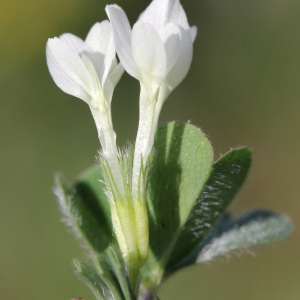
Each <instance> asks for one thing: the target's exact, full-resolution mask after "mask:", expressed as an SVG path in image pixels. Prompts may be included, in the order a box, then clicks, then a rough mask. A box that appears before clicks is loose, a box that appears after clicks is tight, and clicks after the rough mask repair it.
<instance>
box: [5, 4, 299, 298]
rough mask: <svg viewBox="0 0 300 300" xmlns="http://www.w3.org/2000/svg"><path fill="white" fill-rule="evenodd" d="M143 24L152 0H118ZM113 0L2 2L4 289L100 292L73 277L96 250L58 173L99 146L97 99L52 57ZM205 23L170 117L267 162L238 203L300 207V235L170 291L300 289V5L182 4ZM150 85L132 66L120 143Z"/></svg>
mask: <svg viewBox="0 0 300 300" xmlns="http://www.w3.org/2000/svg"><path fill="white" fill-rule="evenodd" d="M117 3H118V4H119V5H121V6H122V7H123V8H124V9H125V11H126V12H127V13H128V16H129V18H130V20H131V22H134V20H136V18H137V17H138V15H139V13H140V12H141V11H142V10H143V9H144V8H145V7H146V6H147V5H148V3H149V1H145V0H142V1H141V0H130V1H124V0H123V1H121V0H120V1H118V2H117ZM105 4H106V2H104V1H102V0H60V1H58V0H51V1H50V0H31V1H21V0H2V1H1V6H0V7H1V9H0V37H1V44H0V60H1V67H0V124H1V126H0V138H1V144H0V170H1V175H0V176H1V177H0V178H1V180H0V192H1V208H0V228H1V229H0V233H1V244H0V295H1V298H3V299H10V300H15V299H43V300H50V299H71V298H72V297H75V296H80V297H83V298H85V299H93V296H92V295H91V294H90V292H89V290H88V289H87V288H86V287H85V286H84V285H83V284H82V283H80V282H79V281H78V280H77V278H76V276H75V275H74V273H73V270H72V267H71V259H72V258H73V257H85V254H84V251H83V249H81V248H80V246H79V245H78V243H77V241H76V240H75V239H74V238H73V236H72V235H70V234H69V233H68V232H67V230H66V229H65V227H64V225H63V224H62V223H61V222H60V214H59V212H58V209H57V203H56V201H55V199H54V196H53V195H52V178H53V174H54V173H55V172H56V171H63V172H64V173H65V174H66V175H67V177H68V178H69V179H70V180H73V179H74V178H75V177H76V176H77V174H78V173H80V172H81V171H82V170H83V169H85V168H86V167H88V166H89V165H91V164H93V163H94V162H95V156H96V154H97V150H98V148H99V144H98V140H97V135H96V130H95V126H94V124H93V120H92V117H91V116H90V113H89V110H88V107H87V106H86V105H85V104H84V103H83V102H82V101H80V100H77V99H75V98H73V97H71V96H68V95H66V94H64V93H63V92H61V91H60V90H59V89H58V88H57V87H56V86H55V84H54V83H53V81H52V79H51V77H50V75H49V73H48V70H47V66H46V61H45V44H46V41H47V38H49V37H54V36H58V35H60V34H61V33H64V32H72V33H74V34H76V35H78V36H80V37H82V38H84V37H85V35H86V34H87V32H88V30H89V28H90V27H91V26H92V25H93V24H94V23H95V22H96V21H101V20H102V19H104V18H106V16H105V14H104V6H105ZM182 4H183V6H184V8H185V9H186V12H187V15H188V17H189V21H190V24H191V25H196V26H197V27H198V37H197V39H196V42H195V47H194V60H193V64H192V67H191V70H190V72H189V74H188V76H187V78H186V79H185V81H184V82H183V83H182V84H181V85H180V86H179V87H178V88H177V89H176V91H175V92H174V93H173V94H172V95H171V97H170V98H169V99H168V101H167V103H166V104H165V106H164V108H163V112H162V115H161V122H167V121H170V120H181V121H188V120H190V121H191V122H192V123H194V124H197V125H199V126H201V128H202V129H203V130H204V132H206V134H207V135H208V136H209V138H210V140H211V141H212V143H213V146H214V150H215V156H216V158H218V157H219V155H220V154H221V153H225V152H226V151H227V150H228V149H229V148H230V147H234V146H241V145H247V146H249V147H250V148H251V149H253V153H254V162H253V166H252V169H251V172H250V175H249V177H248V180H247V183H246V184H245V186H244V188H243V190H242V191H241V193H240V194H239V195H238V197H237V199H236V201H235V203H234V204H233V205H232V206H231V208H230V209H231V211H233V212H234V213H239V212H244V211H245V210H246V209H249V208H253V207H262V208H269V209H272V210H275V211H277V212H283V213H286V214H287V215H289V216H291V218H292V219H293V221H294V223H295V227H296V229H295V231H294V233H293V234H292V236H291V237H289V238H288V239H287V240H285V241H283V242H282V243H279V244H277V245H275V246H267V247H263V248H259V249H255V250H254V251H251V254H253V253H255V257H253V255H243V256H242V257H241V258H240V257H237V255H233V257H232V258H231V259H230V261H229V260H228V259H221V260H218V261H216V262H213V263H211V264H209V265H205V266H198V267H193V268H191V269H187V270H186V271H183V272H181V273H178V274H177V275H175V276H174V277H173V278H171V279H170V280H169V281H167V282H166V283H165V284H164V285H163V287H162V289H161V292H160V296H161V297H162V299H166V300H167V299H174V300H175V299H183V298H184V299H191V300H196V299H224V300H226V299H228V300H229V299H276V300H278V299H279V300H280V299H300V285H299V279H300V259H299V255H298V254H299V253H300V240H299V231H298V230H297V227H298V225H299V224H300V220H299V214H300V199H299V198H300V185H299V169H300V168H299V167H300V158H299V152H300V140H299V138H300V124H299V110H300V84H299V81H300V35H299V32H300V2H299V0H265V1H261V0H244V1H240V0H222V1H221V0H218V1H217V0H197V1H196V0H182ZM138 92H139V91H138V83H137V82H136V81H135V80H133V79H132V78H130V77H129V76H124V77H123V79H122V81H121V82H120V84H119V85H118V87H117V89H116V91H115V97H114V100H113V118H114V124H115V129H116V132H117V134H118V142H119V145H124V144H125V143H126V142H127V141H128V140H130V141H133V140H134V138H135V133H136V128H137V120H138V119H137V113H138V102H137V97H138Z"/></svg>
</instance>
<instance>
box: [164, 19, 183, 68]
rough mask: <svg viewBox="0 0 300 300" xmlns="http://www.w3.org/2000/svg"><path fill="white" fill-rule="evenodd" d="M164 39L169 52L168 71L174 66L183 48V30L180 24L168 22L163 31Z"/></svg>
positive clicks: (167, 52)
mask: <svg viewBox="0 0 300 300" xmlns="http://www.w3.org/2000/svg"><path fill="white" fill-rule="evenodd" d="M162 40H163V43H164V47H165V50H166V54H167V68H166V73H169V71H170V70H171V69H172V68H173V67H174V65H175V63H176V61H177V58H178V56H179V53H180V48H181V31H180V28H179V26H177V25H174V24H170V23H169V24H168V25H167V26H166V27H165V28H164V29H163V32H162Z"/></svg>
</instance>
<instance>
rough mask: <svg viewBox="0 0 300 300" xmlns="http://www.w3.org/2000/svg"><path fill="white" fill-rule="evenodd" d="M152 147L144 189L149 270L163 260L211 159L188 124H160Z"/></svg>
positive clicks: (198, 133)
mask: <svg viewBox="0 0 300 300" xmlns="http://www.w3.org/2000/svg"><path fill="white" fill-rule="evenodd" d="M154 149H155V157H154V166H153V169H152V172H151V176H150V182H149V186H148V189H147V190H148V199H147V200H148V209H149V223H150V224H149V226H150V248H151V253H150V259H149V263H148V265H147V267H149V268H150V269H151V268H155V265H156V264H161V265H164V264H165V263H166V260H167V258H168V255H169V254H170V251H171V249H172V246H173V245H174V242H175V241H176V239H177V236H178V233H179V232H180V228H181V227H182V226H183V225H184V224H185V222H186V220H187V218H188V216H189V214H190V211H191V209H192V207H193V205H194V203H195V201H196V199H197V197H198V196H199V194H200V192H201V190H202V188H203V186H204V184H205V182H206V180H207V178H208V176H209V174H210V172H211V168H212V161H213V150H212V147H211V145H210V143H209V141H208V139H207V138H206V137H205V135H204V134H203V133H202V132H201V130H200V129H199V128H197V127H195V126H192V125H190V124H183V123H176V122H171V123H168V124H166V125H165V126H162V127H160V128H159V129H158V131H157V133H156V138H155V144H154ZM146 269H147V268H146ZM150 273H151V271H150ZM150 273H149V274H150ZM149 276H150V275H149Z"/></svg>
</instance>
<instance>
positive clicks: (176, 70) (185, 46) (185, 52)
mask: <svg viewBox="0 0 300 300" xmlns="http://www.w3.org/2000/svg"><path fill="white" fill-rule="evenodd" d="M180 30H181V38H182V39H181V48H180V53H179V56H178V59H177V61H176V64H175V65H174V67H173V69H172V70H171V71H170V72H169V74H168V76H167V78H166V80H165V83H166V84H168V85H169V86H170V87H171V88H172V89H174V88H175V87H176V86H177V85H178V84H179V83H180V82H181V81H182V80H183V79H184V77H185V76H186V74H187V72H188V70H189V69H190V65H191V62H192V58H193V41H192V35H191V32H190V30H186V29H183V28H180Z"/></svg>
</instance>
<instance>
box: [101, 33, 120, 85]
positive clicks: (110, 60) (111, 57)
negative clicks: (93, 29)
mask: <svg viewBox="0 0 300 300" xmlns="http://www.w3.org/2000/svg"><path fill="white" fill-rule="evenodd" d="M116 61H117V60H116V50H115V44H114V40H113V37H112V35H111V37H110V39H109V43H108V47H107V52H106V54H105V58H104V73H103V77H102V84H104V82H105V80H106V78H107V76H108V75H109V73H110V72H111V71H112V68H113V65H115V64H116Z"/></svg>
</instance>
